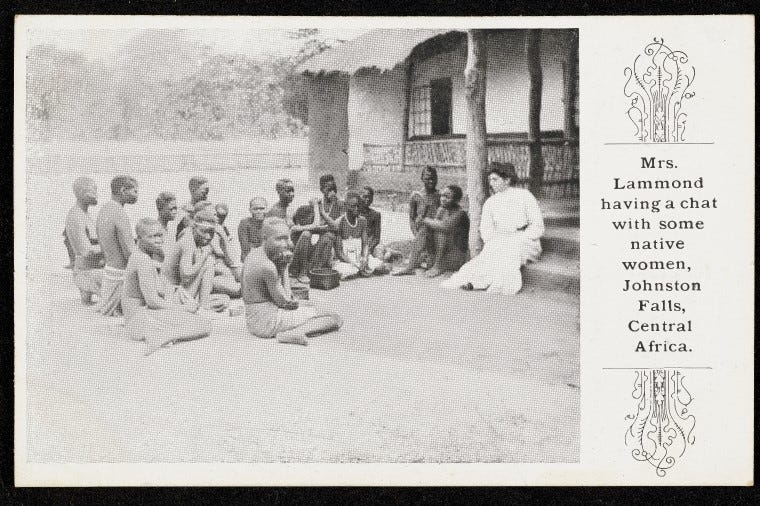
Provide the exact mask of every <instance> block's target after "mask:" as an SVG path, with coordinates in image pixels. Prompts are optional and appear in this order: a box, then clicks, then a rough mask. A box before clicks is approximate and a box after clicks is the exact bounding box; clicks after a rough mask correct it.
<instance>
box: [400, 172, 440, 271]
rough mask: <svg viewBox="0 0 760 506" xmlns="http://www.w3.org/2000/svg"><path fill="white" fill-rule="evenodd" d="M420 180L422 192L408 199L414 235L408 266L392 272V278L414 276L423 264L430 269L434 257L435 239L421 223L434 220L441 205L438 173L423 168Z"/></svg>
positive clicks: (410, 224) (410, 223) (413, 193)
mask: <svg viewBox="0 0 760 506" xmlns="http://www.w3.org/2000/svg"><path fill="white" fill-rule="evenodd" d="M420 179H421V180H422V185H423V188H424V190H423V191H422V192H418V191H414V192H412V196H411V198H410V199H409V227H410V228H411V229H412V233H413V234H414V240H412V248H411V251H410V254H409V264H408V265H407V266H406V267H405V268H403V269H399V270H397V271H394V272H392V274H393V275H394V276H403V275H406V274H414V273H415V270H416V269H418V268H420V267H421V266H422V265H423V264H425V265H427V266H428V267H430V266H431V264H432V259H433V258H434V257H435V238H434V237H433V234H431V233H430V229H429V228H428V227H426V226H425V225H424V223H423V221H424V220H425V218H435V215H436V212H437V211H438V208H439V207H440V205H441V194H440V193H439V192H438V190H437V189H436V186H437V185H438V172H437V171H436V170H435V168H434V167H425V168H424V169H422V173H421V174H420Z"/></svg>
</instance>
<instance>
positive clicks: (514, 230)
mask: <svg viewBox="0 0 760 506" xmlns="http://www.w3.org/2000/svg"><path fill="white" fill-rule="evenodd" d="M515 181H517V173H516V172H515V168H514V166H513V165H512V164H511V163H498V162H492V163H491V165H490V169H489V172H488V183H489V185H490V186H491V189H492V190H493V192H494V194H493V195H492V196H491V197H489V198H488V200H486V202H485V204H483V212H482V215H481V218H480V235H481V237H482V238H483V251H481V252H480V254H478V256H476V257H475V258H473V259H472V260H470V261H469V262H467V263H466V264H464V266H462V268H461V269H459V271H458V272H456V273H455V274H454V275H453V276H451V277H450V278H449V279H447V280H446V281H443V282H442V283H441V286H442V287H444V288H463V289H465V290H487V291H488V292H489V293H498V294H505V295H514V294H516V293H517V292H519V291H520V289H521V288H522V274H521V273H520V267H522V266H523V265H525V264H526V263H527V262H530V261H535V260H536V259H538V257H539V255H540V254H541V242H540V237H541V236H542V235H543V233H544V220H543V217H542V216H541V209H540V208H539V207H538V202H537V201H536V198H535V197H534V196H533V194H531V193H530V192H529V191H528V190H524V189H522V188H514V187H513V186H512V185H513V184H514V182H515Z"/></svg>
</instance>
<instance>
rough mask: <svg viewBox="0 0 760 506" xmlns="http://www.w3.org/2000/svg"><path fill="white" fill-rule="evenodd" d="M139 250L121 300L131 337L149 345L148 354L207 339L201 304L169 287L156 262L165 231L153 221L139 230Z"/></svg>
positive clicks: (128, 271)
mask: <svg viewBox="0 0 760 506" xmlns="http://www.w3.org/2000/svg"><path fill="white" fill-rule="evenodd" d="M135 232H136V235H137V248H136V249H135V250H134V251H133V252H132V254H131V255H130V257H129V261H128V262H127V268H126V272H125V275H124V291H123V295H122V300H121V306H122V310H123V312H124V321H125V324H126V329H127V334H128V335H129V337H130V338H131V339H133V340H135V341H145V342H146V344H147V345H148V350H147V354H150V353H152V352H154V351H155V350H157V349H158V348H160V347H162V346H164V345H167V344H172V343H176V342H179V341H188V340H192V339H199V338H202V337H206V336H208V335H209V334H210V333H211V327H210V325H209V322H208V321H207V320H206V319H204V318H203V317H201V316H199V315H198V314H196V311H197V310H198V304H197V303H196V302H195V301H194V300H192V299H190V298H188V297H185V296H183V294H182V293H181V288H179V287H172V286H169V285H168V284H167V283H165V280H164V278H163V277H162V276H160V275H159V274H158V270H157V269H156V263H155V262H154V260H153V258H155V257H159V256H160V255H161V246H162V244H163V236H164V230H163V228H162V226H161V224H160V223H159V222H158V221H156V220H153V219H150V218H144V219H142V220H140V221H139V222H138V224H137V226H136V227H135Z"/></svg>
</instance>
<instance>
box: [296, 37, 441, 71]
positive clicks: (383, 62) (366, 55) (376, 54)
mask: <svg viewBox="0 0 760 506" xmlns="http://www.w3.org/2000/svg"><path fill="white" fill-rule="evenodd" d="M454 31H456V30H428V29H403V28H401V29H386V28H378V29H376V30H372V31H369V32H367V33H365V34H364V35H362V36H360V37H357V38H356V39H354V40H350V41H348V42H346V43H344V44H342V45H340V46H336V47H334V48H331V49H328V50H327V51H325V52H323V53H320V54H318V55H316V56H314V57H313V58H310V59H308V60H306V61H305V62H304V63H302V64H301V65H299V67H298V71H299V72H301V73H311V74H319V73H321V72H325V73H327V72H345V73H348V74H353V73H354V72H356V71H357V70H359V69H363V68H376V69H379V70H381V71H386V70H390V69H392V68H393V67H395V66H396V65H398V64H399V63H401V62H403V61H404V60H405V59H406V57H407V56H409V54H410V53H411V52H412V50H413V49H414V48H415V47H416V46H418V45H419V44H421V43H422V42H425V41H426V40H429V39H432V38H434V37H437V36H440V35H445V34H447V33H450V32H454Z"/></svg>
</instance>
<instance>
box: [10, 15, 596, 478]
mask: <svg viewBox="0 0 760 506" xmlns="http://www.w3.org/2000/svg"><path fill="white" fill-rule="evenodd" d="M25 35H26V37H27V48H26V54H25V59H26V64H25V66H26V70H25V93H26V104H25V115H26V117H25V129H26V131H25V157H26V160H25V161H26V174H25V175H26V181H25V183H26V218H25V219H26V248H27V270H26V282H27V299H26V303H27V309H26V348H25V352H26V360H25V374H26V385H25V388H26V431H25V434H24V438H25V452H26V458H27V460H28V462H31V463H42V464H51V463H80V464H81V463H164V462H165V463H572V462H578V460H579V451H580V389H581V384H580V359H579V353H580V352H579V332H580V324H579V297H580V266H579V258H580V245H579V230H580V214H579V192H580V188H579V170H580V159H579V144H578V142H579V110H578V108H579V101H578V98H579V97H578V95H579V93H578V89H579V73H578V36H579V33H578V30H577V29H572V28H568V29H542V28H540V27H536V28H531V29H423V28H354V27H352V26H351V24H350V23H345V24H336V25H335V27H334V28H329V29H328V28H309V27H308V25H304V27H302V28H292V29H290V28H288V29H286V28H269V29H267V28H256V29H248V30H244V29H225V28H218V29H216V28H208V29H204V28H190V29H182V28H166V29H163V28H135V27H129V28H119V27H113V26H111V27H109V28H78V29H65V30H64V29H57V28H56V27H55V26H48V27H43V28H35V29H30V30H29V32H28V33H26V34H25Z"/></svg>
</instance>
